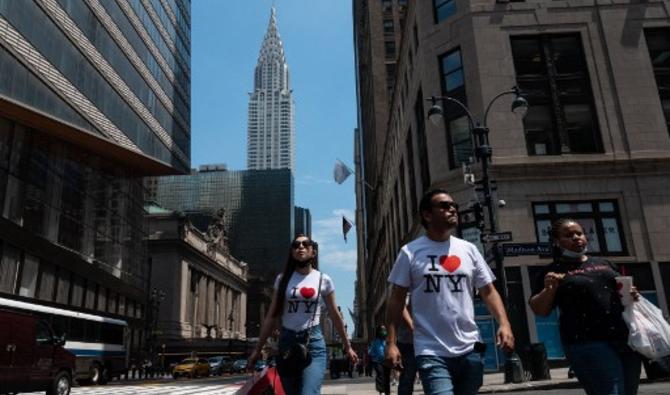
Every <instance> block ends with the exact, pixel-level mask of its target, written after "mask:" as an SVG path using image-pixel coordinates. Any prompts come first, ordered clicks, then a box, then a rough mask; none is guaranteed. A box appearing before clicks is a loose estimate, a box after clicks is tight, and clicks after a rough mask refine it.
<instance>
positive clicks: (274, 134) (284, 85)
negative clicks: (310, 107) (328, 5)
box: [247, 7, 295, 170]
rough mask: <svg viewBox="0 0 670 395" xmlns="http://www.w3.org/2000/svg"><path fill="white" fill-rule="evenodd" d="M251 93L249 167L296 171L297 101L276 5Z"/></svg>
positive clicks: (259, 56)
mask: <svg viewBox="0 0 670 395" xmlns="http://www.w3.org/2000/svg"><path fill="white" fill-rule="evenodd" d="M250 96H251V98H250V100H249V125H248V137H247V168H248V169H249V170H263V169H286V168H288V169H291V170H293V167H294V163H295V146H294V142H293V140H294V134H295V125H294V119H293V104H294V103H293V95H292V92H291V89H290V87H289V76H288V65H287V64H286V59H285V57H284V45H283V44H282V42H281V39H280V38H279V32H277V18H276V14H275V9H274V7H273V8H272V12H271V14H270V22H269V24H268V30H267V32H266V33H265V38H264V39H263V44H262V46H261V50H260V54H259V55H258V63H257V64H256V71H255V72H254V90H253V92H251V93H250Z"/></svg>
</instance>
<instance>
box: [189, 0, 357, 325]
mask: <svg viewBox="0 0 670 395" xmlns="http://www.w3.org/2000/svg"><path fill="white" fill-rule="evenodd" d="M272 5H273V1H272V0H246V1H237V0H194V1H192V3H191V14H192V15H191V82H192V91H191V133H192V136H191V148H192V151H191V166H192V167H194V168H196V167H198V166H199V165H201V164H209V163H226V164H227V165H228V168H229V169H230V170H243V169H246V139H247V105H248V103H249V95H248V92H250V91H251V90H253V75H254V68H255V66H256V61H257V59H258V53H259V50H260V47H261V43H262V41H263V36H264V35H265V32H266V30H267V25H268V21H269V18H270V9H271V7H272ZM275 8H276V10H277V26H278V30H279V34H280V37H281V39H282V41H283V43H284V51H285V55H286V61H287V63H288V66H289V74H290V84H291V88H292V89H293V97H294V100H295V128H296V130H295V145H296V169H295V172H294V177H295V205H296V206H300V207H306V208H309V209H310V211H311V214H312V237H313V239H314V240H315V241H317V242H318V243H319V264H320V267H321V270H322V271H323V272H324V273H326V274H328V275H330V276H331V278H332V279H333V281H334V283H335V295H336V299H337V303H338V304H339V305H340V306H342V311H343V312H344V313H345V314H344V316H345V322H346V323H347V324H348V329H349V333H351V332H352V331H353V323H352V320H351V317H350V316H349V314H348V312H347V309H348V308H351V309H352V310H353V300H354V282H355V280H356V227H354V228H353V229H352V230H351V231H350V232H349V234H348V237H347V238H348V240H349V241H348V242H347V243H345V242H344V239H343V237H342V215H346V217H347V218H348V219H350V220H351V221H352V222H353V221H354V219H355V217H354V212H355V205H356V201H355V192H354V177H353V176H352V177H349V179H348V180H346V181H345V182H344V183H343V184H341V185H338V184H337V183H335V182H334V181H333V166H334V164H335V160H336V159H341V160H342V161H343V162H345V163H346V164H347V165H348V166H349V167H352V168H353V151H354V128H355V127H356V86H355V72H354V52H353V33H352V20H351V18H352V15H351V14H352V11H351V2H349V1H342V0H338V1H332V0H278V1H276V2H275Z"/></svg>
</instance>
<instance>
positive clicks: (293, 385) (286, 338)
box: [279, 325, 326, 395]
mask: <svg viewBox="0 0 670 395" xmlns="http://www.w3.org/2000/svg"><path fill="white" fill-rule="evenodd" d="M308 334H309V347H308V350H309V353H310V355H311V356H312V363H310V364H309V366H307V367H306V368H305V370H303V372H302V376H299V377H280V378H281V384H282V387H284V392H285V393H286V395H318V394H320V393H321V383H323V375H324V374H325V372H326V342H325V341H324V340H323V334H322V333H321V327H320V326H318V325H317V326H313V327H312V328H311V329H309V330H304V331H299V332H296V331H293V330H291V329H287V328H282V330H281V335H280V336H279V351H280V352H282V351H284V350H286V349H288V348H289V347H290V346H291V344H293V343H294V342H296V341H299V342H301V343H305V342H306V340H307V336H308Z"/></svg>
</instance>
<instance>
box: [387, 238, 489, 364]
mask: <svg viewBox="0 0 670 395" xmlns="http://www.w3.org/2000/svg"><path fill="white" fill-rule="evenodd" d="M494 280H495V276H494V275H493V273H492V272H491V269H490V268H489V266H488V264H487V263H486V261H485V260H484V258H483V257H482V255H481V254H480V253H479V250H477V247H475V246H474V245H473V244H472V243H469V242H467V241H465V240H462V239H459V238H457V237H454V236H451V238H449V240H447V241H444V242H438V241H433V240H431V239H429V238H428V237H426V236H421V237H419V238H418V239H416V240H414V241H412V242H411V243H408V244H406V245H404V246H403V247H402V249H401V250H400V253H399V254H398V258H397V259H396V261H395V264H394V265H393V269H391V274H390V275H389V278H388V281H389V282H390V283H393V284H396V285H399V286H401V287H405V288H409V292H410V293H411V300H412V319H413V320H414V353H415V354H416V355H433V356H440V357H456V356H459V355H463V354H466V353H468V352H470V351H472V349H473V348H474V344H475V342H478V341H481V337H480V335H479V329H478V328H477V324H476V323H475V312H474V303H473V298H474V289H475V288H477V289H479V288H482V287H484V286H486V285H487V284H490V283H492V282H493V281H494Z"/></svg>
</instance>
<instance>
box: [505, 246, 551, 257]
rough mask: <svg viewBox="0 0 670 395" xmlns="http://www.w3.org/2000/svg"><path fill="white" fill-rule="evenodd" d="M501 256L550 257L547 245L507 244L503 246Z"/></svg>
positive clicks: (549, 248) (549, 249)
mask: <svg viewBox="0 0 670 395" xmlns="http://www.w3.org/2000/svg"><path fill="white" fill-rule="evenodd" d="M502 247H503V256H519V255H551V245H550V244H548V243H508V244H503V245H502Z"/></svg>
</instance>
